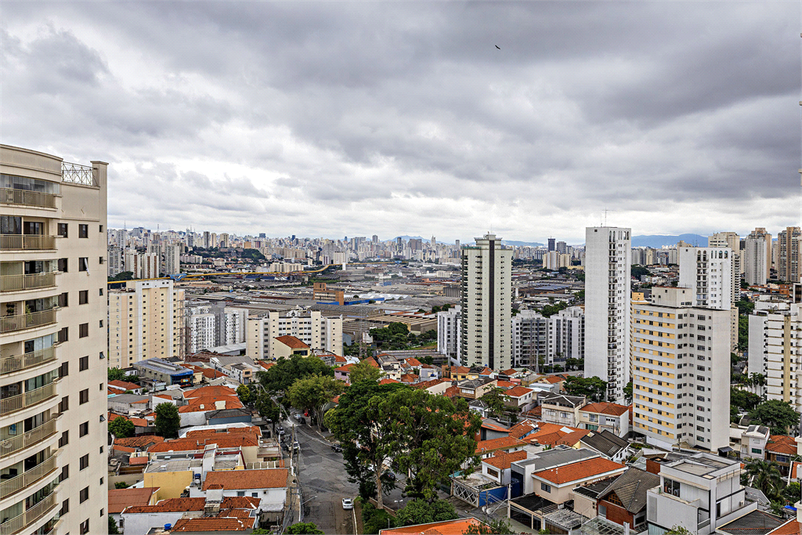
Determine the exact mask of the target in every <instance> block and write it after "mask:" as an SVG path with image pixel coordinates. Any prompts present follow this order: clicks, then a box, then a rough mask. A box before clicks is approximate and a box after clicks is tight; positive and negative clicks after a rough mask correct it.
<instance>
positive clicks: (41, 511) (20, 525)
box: [0, 492, 58, 535]
mask: <svg viewBox="0 0 802 535" xmlns="http://www.w3.org/2000/svg"><path fill="white" fill-rule="evenodd" d="M57 505H58V502H57V501H56V493H55V492H53V493H51V494H50V495H48V496H47V497H46V498H45V499H44V500H42V501H40V502H39V503H37V504H36V505H34V506H33V507H31V508H30V509H28V510H27V511H25V512H24V513H22V514H21V515H17V516H15V517H14V518H11V519H9V520H6V521H5V522H3V523H2V524H0V535H14V534H15V533H19V532H20V531H22V530H23V529H25V527H26V526H29V525H31V524H33V523H34V522H36V521H37V520H39V519H40V518H42V517H43V516H45V515H46V514H47V513H48V512H49V511H51V510H52V509H53V508H54V507H56V506H57Z"/></svg>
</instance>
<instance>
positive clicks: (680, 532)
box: [663, 525, 693, 535]
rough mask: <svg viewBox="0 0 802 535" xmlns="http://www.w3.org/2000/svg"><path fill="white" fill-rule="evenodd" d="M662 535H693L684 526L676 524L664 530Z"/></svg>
mask: <svg viewBox="0 0 802 535" xmlns="http://www.w3.org/2000/svg"><path fill="white" fill-rule="evenodd" d="M663 535H693V534H692V533H691V532H690V531H688V530H687V529H685V528H684V527H682V526H679V525H677V526H674V527H673V528H671V529H670V530H668V531H666V532H665V533H664V534H663Z"/></svg>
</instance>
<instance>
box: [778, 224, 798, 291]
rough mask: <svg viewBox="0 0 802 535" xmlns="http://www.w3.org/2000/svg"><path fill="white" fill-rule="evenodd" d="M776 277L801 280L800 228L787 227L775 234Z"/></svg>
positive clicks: (788, 280)
mask: <svg viewBox="0 0 802 535" xmlns="http://www.w3.org/2000/svg"><path fill="white" fill-rule="evenodd" d="M777 277H778V278H779V279H780V280H781V281H785V282H799V281H800V280H802V229H800V228H799V227H787V228H786V229H785V230H783V231H781V232H780V233H779V234H777Z"/></svg>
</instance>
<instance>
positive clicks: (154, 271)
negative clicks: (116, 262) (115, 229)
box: [123, 249, 161, 279]
mask: <svg viewBox="0 0 802 535" xmlns="http://www.w3.org/2000/svg"><path fill="white" fill-rule="evenodd" d="M160 264H161V262H160V261H159V255H158V254H157V253H138V252H137V251H136V249H126V250H125V252H124V254H123V271H130V272H131V273H133V277H134V278H137V279H154V278H157V277H158V276H159V265H160Z"/></svg>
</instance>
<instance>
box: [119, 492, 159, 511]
mask: <svg viewBox="0 0 802 535" xmlns="http://www.w3.org/2000/svg"><path fill="white" fill-rule="evenodd" d="M157 490H159V487H145V488H141V489H139V488H134V489H109V513H112V514H117V513H121V512H122V511H123V509H125V508H126V507H128V506H130V505H148V504H149V503H150V499H151V497H152V496H153V493H154V492H156V491H157Z"/></svg>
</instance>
